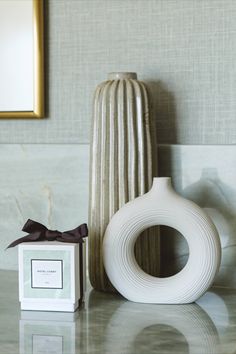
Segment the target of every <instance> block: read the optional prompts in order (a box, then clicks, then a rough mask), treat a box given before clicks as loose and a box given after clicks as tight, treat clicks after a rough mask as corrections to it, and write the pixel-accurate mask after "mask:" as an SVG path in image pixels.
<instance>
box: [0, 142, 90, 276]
mask: <svg viewBox="0 0 236 354" xmlns="http://www.w3.org/2000/svg"><path fill="white" fill-rule="evenodd" d="M88 156H89V147H88V145H54V144H53V145H52V144H51V145H50V144H48V145H41V144H40V145H37V144H35V145H18V144H16V145H14V144H13V145H7V144H1V149H0V164H1V168H0V269H17V247H15V248H13V249H9V250H7V251H5V248H6V246H7V245H8V244H9V243H10V242H11V241H13V240H15V239H17V238H19V237H22V236H25V235H26V234H25V233H24V232H22V231H21V229H22V226H23V224H24V223H25V222H26V220H27V219H28V218H29V219H33V220H36V221H39V222H42V223H43V224H45V225H46V226H48V227H49V228H52V229H58V230H69V229H73V228H74V227H76V226H78V225H79V224H81V223H83V222H87V209H88V205H87V200H88V160H89V159H88Z"/></svg>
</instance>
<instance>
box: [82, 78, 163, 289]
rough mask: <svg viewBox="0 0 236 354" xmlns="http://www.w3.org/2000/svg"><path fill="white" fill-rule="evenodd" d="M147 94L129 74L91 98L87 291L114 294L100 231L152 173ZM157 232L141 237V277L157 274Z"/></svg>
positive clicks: (146, 184)
mask: <svg viewBox="0 0 236 354" xmlns="http://www.w3.org/2000/svg"><path fill="white" fill-rule="evenodd" d="M153 139H154V134H153V126H151V121H150V111H149V101H148V94H147V90H146V88H145V86H144V84H143V83H142V82H140V81H138V80H137V75H136V74H135V73H111V74H109V77H108V81H105V82H103V83H102V84H100V85H99V86H98V87H97V89H96V91H95V97H94V115H93V122H92V134H91V148H90V203H89V275H90V281H91V284H92V286H93V287H94V288H95V289H98V290H103V291H114V288H113V286H112V285H111V283H110V282H109V280H108V278H107V275H106V273H105V270H104V265H103V256H102V253H103V252H102V242H103V237H104V233H105V231H106V227H107V225H108V223H109V221H110V219H111V217H112V216H113V215H114V213H115V212H116V211H117V210H118V209H120V208H121V207H122V206H123V205H124V204H125V203H127V202H128V201H130V200H133V199H134V198H136V197H137V196H140V195H143V194H144V193H146V192H147V191H148V190H149V189H150V187H151V185H152V177H153V174H156V166H154V161H156V159H155V156H154V155H153V154H154V149H153V146H154V140H153ZM157 233H158V229H157V228H152V229H148V230H146V231H145V237H143V235H141V236H140V237H139V238H138V240H137V242H136V245H135V257H136V259H137V262H138V264H139V265H140V267H141V268H142V269H143V270H144V271H145V272H147V273H149V274H151V275H154V276H157V275H159V263H160V262H159V237H158V235H157Z"/></svg>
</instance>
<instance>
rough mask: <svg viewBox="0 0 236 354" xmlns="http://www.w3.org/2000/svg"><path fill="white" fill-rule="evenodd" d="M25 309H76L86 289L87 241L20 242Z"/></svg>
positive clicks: (21, 286) (20, 286)
mask: <svg viewBox="0 0 236 354" xmlns="http://www.w3.org/2000/svg"><path fill="white" fill-rule="evenodd" d="M18 255H19V300H20V304H21V309H22V310H39V311H66V312H74V311H75V310H76V309H77V308H78V306H79V304H80V303H81V302H82V299H83V294H84V291H85V285H86V284H85V269H86V265H85V259H86V257H85V243H66V242H57V241H43V242H23V243H20V244H19V245H18Z"/></svg>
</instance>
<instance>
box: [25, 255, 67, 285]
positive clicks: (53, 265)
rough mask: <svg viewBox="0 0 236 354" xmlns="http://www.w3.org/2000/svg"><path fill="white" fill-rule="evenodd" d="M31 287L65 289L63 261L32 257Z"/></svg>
mask: <svg viewBox="0 0 236 354" xmlns="http://www.w3.org/2000/svg"><path fill="white" fill-rule="evenodd" d="M31 288H33V289H35V288H37V289H39V288H40V289H63V261H62V260H57V259H55V260H51V259H50V260H47V259H31Z"/></svg>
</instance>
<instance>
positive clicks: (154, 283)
mask: <svg viewBox="0 0 236 354" xmlns="http://www.w3.org/2000/svg"><path fill="white" fill-rule="evenodd" d="M153 225H166V226H169V227H172V228H174V229H177V230H178V231H179V232H180V233H181V234H182V235H183V236H184V237H185V238H186V241H187V242H188V246H189V259H188V262H187V264H186V265H185V267H184V268H183V269H182V270H181V271H180V272H179V273H177V274H176V275H174V276H171V277H167V278H157V277H156V278H155V277H152V276H150V275H148V274H146V273H145V272H144V271H142V269H140V267H139V266H138V264H137V262H136V261H135V258H134V251H133V250H134V244H135V240H136V238H137V237H138V235H139V234H140V232H142V231H143V230H145V229H146V228H148V227H150V226H153ZM103 251H104V255H103V256H104V265H105V269H106V271H107V274H108V276H109V279H110V281H111V282H112V284H113V286H114V287H115V288H116V289H117V290H118V291H119V292H120V293H121V294H122V295H123V296H124V297H126V298H127V299H128V300H131V301H135V302H143V303H161V304H181V303H191V302H193V301H195V300H196V299H198V298H199V297H200V296H201V295H202V294H203V293H204V292H205V291H206V290H207V289H208V288H209V286H210V285H211V284H212V282H213V280H214V278H215V275H216V273H217V271H218V268H219V265H220V259H221V246H220V240H219V235H218V232H217V230H216V228H215V226H214V224H213V223H212V221H211V220H210V218H209V217H208V216H207V215H206V213H205V212H204V211H203V210H202V209H201V208H200V207H198V206H197V205H196V204H194V203H193V202H191V201H189V200H186V199H184V198H182V197H181V196H179V195H178V194H177V193H176V192H175V191H174V190H173V188H172V186H171V182H170V178H154V183H153V187H152V189H151V190H150V192H148V193H146V194H145V195H143V196H141V197H139V198H136V199H135V200H134V201H131V202H129V203H127V204H126V205H125V206H124V207H123V208H121V209H120V210H119V211H118V212H117V213H116V214H115V215H114V216H113V218H112V220H111V222H110V223H109V225H108V227H107V230H106V234H105V237H104V243H103Z"/></svg>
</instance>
